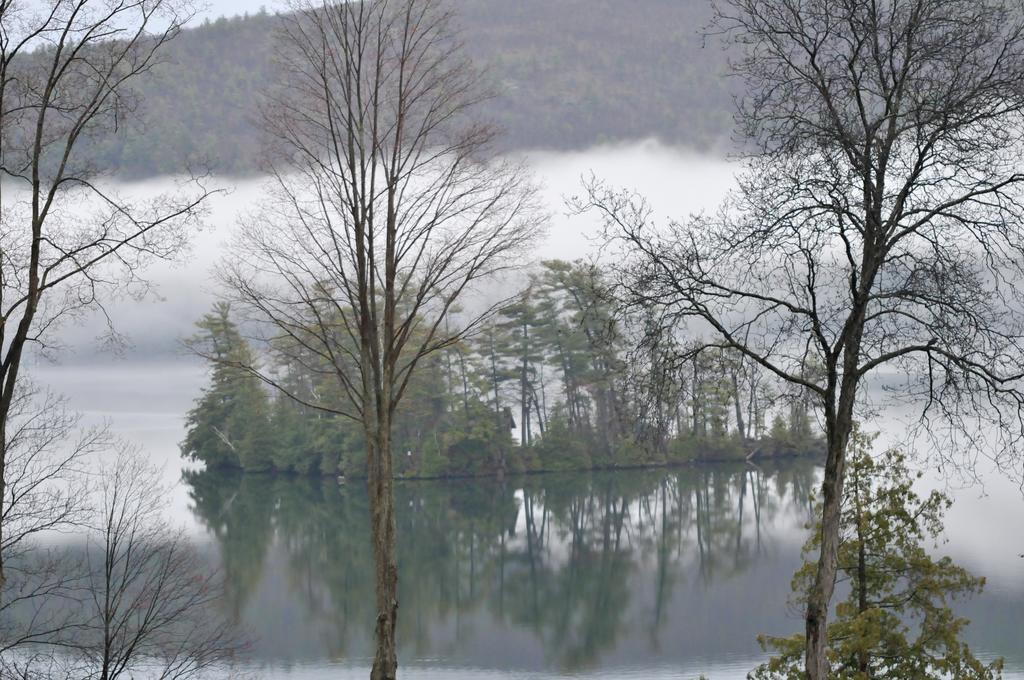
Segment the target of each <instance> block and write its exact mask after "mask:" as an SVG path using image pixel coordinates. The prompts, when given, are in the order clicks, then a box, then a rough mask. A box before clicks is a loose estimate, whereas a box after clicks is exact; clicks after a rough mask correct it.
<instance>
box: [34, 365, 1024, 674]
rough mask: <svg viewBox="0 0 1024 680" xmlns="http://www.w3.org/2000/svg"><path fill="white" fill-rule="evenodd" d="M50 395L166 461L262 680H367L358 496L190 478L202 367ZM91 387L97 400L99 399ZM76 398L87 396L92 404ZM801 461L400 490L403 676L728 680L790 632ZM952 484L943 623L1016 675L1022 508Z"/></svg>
mask: <svg viewBox="0 0 1024 680" xmlns="http://www.w3.org/2000/svg"><path fill="white" fill-rule="evenodd" d="M38 373H39V374H40V376H41V377H42V378H43V379H45V380H46V381H47V382H50V383H51V384H54V385H56V386H58V387H60V388H61V389H62V391H64V392H66V393H68V394H69V395H71V398H72V403H77V404H79V405H80V406H81V407H83V408H84V407H86V406H89V407H91V408H89V409H88V412H87V415H88V417H89V419H94V420H98V419H108V420H110V421H111V422H112V423H113V424H114V427H115V429H116V430H117V431H118V432H120V433H121V434H123V435H125V436H126V437H129V438H131V439H132V440H134V441H138V442H140V443H141V444H142V445H143V451H144V455H147V456H149V457H150V458H151V459H152V460H154V461H155V462H157V463H162V465H163V467H164V470H165V475H166V479H167V481H168V483H169V484H173V485H174V486H173V494H172V503H171V507H170V509H169V512H171V513H173V515H174V517H175V518H176V519H177V520H178V521H180V522H181V523H183V524H185V525H186V526H187V527H188V528H189V531H190V532H191V534H192V536H193V540H195V541H196V542H197V543H199V544H200V545H201V546H203V547H204V548H206V549H209V550H210V552H211V554H213V555H215V559H216V560H217V561H218V562H219V564H220V566H221V568H222V569H223V571H224V574H225V576H226V579H227V586H228V588H227V593H226V598H225V602H224V607H225V612H226V613H227V614H228V615H229V616H230V617H231V618H232V619H233V620H234V621H236V622H237V624H238V625H239V626H240V627H241V628H242V629H243V630H245V631H246V634H247V635H248V636H249V637H250V639H251V640H252V645H251V647H250V650H249V651H248V652H247V654H246V659H245V666H246V667H247V668H248V669H251V670H252V672H253V673H254V674H255V675H256V676H258V677H264V678H295V679H296V680H316V679H319V678H324V679H326V678H365V677H367V676H368V668H369V665H370V657H371V655H372V639H371V637H370V634H371V631H372V621H373V580H372V579H373V571H372V553H371V548H370V540H369V532H368V525H369V518H368V514H367V513H368V509H367V499H366V492H365V490H364V488H363V486H362V484H360V483H358V482H354V481H353V482H350V483H348V484H346V485H344V486H339V485H338V484H337V483H336V482H335V481H333V480H311V479H306V478H295V477H274V476H268V475H248V476H246V475H241V474H224V473H198V474H197V473H195V472H194V471H193V472H192V473H186V475H185V478H184V479H183V478H182V471H181V470H182V466H181V463H180V461H179V459H178V453H177V442H178V441H180V440H181V438H182V436H183V420H182V414H183V413H184V411H185V410H187V408H188V406H189V403H190V401H191V399H192V397H193V396H194V394H195V390H196V389H198V387H199V385H200V384H201V383H202V380H203V370H202V367H201V366H198V365H196V364H192V363H188V362H185V363H175V364H167V365H161V366H156V367H154V366H150V367H149V368H147V369H143V368H141V367H135V368H132V369H131V370H127V369H113V368H110V367H107V368H106V369H101V368H84V367H83V368H68V367H63V368H60V367H51V368H48V369H45V370H41V371H38ZM97 385H101V386H102V389H100V390H98V391H97V390H96V386H97ZM90 395H94V396H92V397H91V398H90ZM819 479H820V469H819V468H818V467H816V466H815V465H814V464H813V463H811V462H807V461H790V462H786V463H778V464H766V465H762V466H760V467H755V466H730V465H712V466H706V467H699V468H680V469H674V470H646V471H623V472H603V473H592V474H579V475H535V476H530V477H525V478H521V479H511V480H506V482H504V483H499V482H498V481H496V480H493V479H477V480H453V481H448V482H426V481H418V482H404V483H400V484H399V486H398V489H397V491H396V500H397V505H398V526H399V533H398V540H399V559H400V566H401V578H400V602H401V605H400V614H399V630H398V639H399V650H400V661H401V668H402V675H403V677H409V678H424V679H425V678H431V679H433V678H437V679H440V678H467V679H468V678H501V679H503V680H509V679H513V678H522V679H524V680H525V679H527V678H529V679H538V680H539V679H547V678H631V677H636V678H640V677H643V678H680V679H686V680H695V679H696V678H698V677H699V676H700V675H701V674H703V675H705V676H706V677H708V678H711V679H713V680H719V679H721V680H731V679H734V678H743V677H745V675H746V673H747V672H748V671H749V670H750V669H751V668H753V667H754V666H756V665H757V664H758V663H759V662H760V661H761V660H763V658H764V654H763V653H762V652H761V650H760V648H759V647H758V644H757V641H756V639H757V636H758V635H759V634H761V633H769V634H785V633H791V632H795V631H798V630H799V629H800V627H801V621H800V614H799V612H798V611H794V610H793V609H792V608H790V607H788V606H787V599H788V596H789V582H790V578H791V576H792V573H793V571H794V570H795V569H796V568H797V566H798V564H799V560H800V547H801V545H802V543H803V541H804V539H805V536H806V530H805V525H806V523H807V521H808V518H809V517H810V514H809V513H810V508H809V505H808V502H807V498H808V496H809V494H810V492H811V491H812V490H813V489H814V488H815V487H816V485H817V483H818V481H819ZM985 491H986V493H985V495H982V492H981V490H980V489H978V488H973V487H972V488H968V489H963V490H959V491H955V495H956V497H957V504H956V506H955V507H954V509H953V511H952V513H951V514H950V516H949V519H950V521H949V523H948V531H947V538H948V542H947V543H945V544H944V545H941V546H939V548H938V549H939V550H940V551H941V552H943V553H945V554H950V555H952V556H953V557H954V558H955V559H956V560H957V561H958V562H960V563H962V564H964V565H965V566H967V567H969V568H970V569H972V570H973V571H974V572H976V573H978V574H981V575H986V576H988V577H989V583H988V586H987V588H986V590H985V592H984V593H983V594H982V595H980V596H979V597H977V598H975V599H974V600H972V601H969V602H966V603H962V604H961V605H960V607H959V610H960V611H961V612H962V613H963V614H964V615H965V616H967V617H969V618H970V619H972V621H973V623H972V625H971V626H970V627H969V629H968V631H969V632H968V639H969V640H970V641H971V644H972V647H973V648H974V649H975V651H976V653H978V654H979V656H981V657H983V658H991V657H994V656H1003V657H1005V658H1006V660H1007V673H1006V677H1008V678H1014V679H1018V680H1019V679H1020V678H1024V626H1022V622H1024V560H1022V559H1021V558H1020V557H1019V555H1020V553H1022V552H1024V546H1022V541H1024V537H1022V536H1021V532H1020V527H1021V525H1022V522H1021V515H1022V510H1024V500H1022V499H1021V496H1020V491H1019V489H1017V488H1016V487H1015V486H1013V485H1012V484H1006V483H1001V482H997V481H995V480H993V482H992V483H991V484H989V485H988V486H987V487H986V489H985Z"/></svg>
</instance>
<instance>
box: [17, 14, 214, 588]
mask: <svg viewBox="0 0 1024 680" xmlns="http://www.w3.org/2000/svg"><path fill="white" fill-rule="evenodd" d="M187 3H188V0H45V1H44V2H39V3H35V2H27V1H22V0H5V1H4V2H0V496H2V495H3V493H4V486H3V485H4V480H5V477H6V476H5V471H6V442H7V432H6V427H7V421H8V417H9V413H10V410H11V408H12V404H13V403H14V402H15V400H16V398H17V394H16V393H17V389H18V385H19V382H18V376H19V372H20V368H21V364H22V361H23V358H24V356H25V352H26V350H27V349H28V348H30V347H32V346H35V347H38V348H44V349H45V348H47V347H49V346H52V345H53V333H52V331H53V328H54V326H55V325H56V324H58V323H59V322H60V321H61V320H63V319H65V318H67V317H69V316H75V315H76V314H79V313H82V312H83V311H84V310H87V309H91V308H97V307H100V306H101V300H102V299H103V298H102V296H103V295H104V293H105V292H109V291H110V290H111V289H114V288H117V289H120V290H122V291H123V290H130V291H133V292H136V293H140V292H142V291H143V290H144V288H145V285H144V284H145V282H144V281H143V280H142V279H141V278H140V277H139V272H140V267H141V266H142V265H143V264H145V262H146V261H147V260H150V259H153V258H168V257H171V256H172V255H174V254H175V253H177V252H178V251H179V250H180V249H181V247H182V245H183V243H184V239H185V236H186V233H187V231H188V229H189V228H190V227H191V226H193V225H194V223H195V222H196V220H197V218H198V216H199V214H200V208H201V206H202V205H203V201H204V199H205V198H206V196H207V195H208V191H207V190H206V189H204V188H203V187H202V186H201V185H199V184H198V183H196V184H195V185H194V186H191V187H188V186H182V187H180V190H176V191H174V192H171V193H168V194H166V195H162V196H158V197H156V198H153V199H151V200H148V201H132V200H129V199H126V198H124V197H122V196H119V195H118V193H117V192H116V191H114V190H113V189H111V188H109V187H108V186H105V185H104V184H103V183H102V182H100V181H99V180H100V178H99V177H98V168H97V167H96V164H95V163H94V162H93V161H92V159H90V158H87V157H83V156H82V154H80V153H78V152H77V150H78V148H79V147H81V146H82V143H83V140H87V139H89V138H95V137H101V136H103V135H105V134H109V133H111V132H112V131H114V130H116V129H117V127H118V126H119V125H120V123H121V121H122V119H123V118H124V116H125V115H126V114H127V113H129V112H130V111H131V110H132V108H133V107H134V104H135V102H134V101H133V100H134V97H133V90H132V84H133V82H134V81H135V80H136V79H138V78H139V77H140V76H142V75H143V74H145V73H146V72H147V71H148V70H149V69H150V67H151V66H152V65H153V64H154V62H155V60H156V59H157V56H158V54H159V52H160V50H161V48H162V47H163V46H164V45H165V44H166V43H167V41H169V40H171V39H172V38H173V37H174V36H175V35H176V34H177V33H178V31H179V29H180V27H181V25H182V23H183V22H184V21H186V20H187V19H188V18H189V17H190V16H191V14H192V10H191V7H190V6H189V5H188V4H187ZM3 530H4V527H3V525H0V532H2V531H3ZM3 580H4V571H3V564H2V562H0V585H2V583H3Z"/></svg>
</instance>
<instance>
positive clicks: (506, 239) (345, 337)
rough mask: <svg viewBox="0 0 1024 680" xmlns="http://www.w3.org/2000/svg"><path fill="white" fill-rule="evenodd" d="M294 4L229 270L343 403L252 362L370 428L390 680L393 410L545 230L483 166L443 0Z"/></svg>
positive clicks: (481, 314)
mask: <svg viewBox="0 0 1024 680" xmlns="http://www.w3.org/2000/svg"><path fill="white" fill-rule="evenodd" d="M293 9H294V12H293V13H292V14H290V15H289V16H288V17H286V18H285V19H284V27H283V29H282V31H281V35H280V41H279V47H278V49H279V52H280V55H281V56H280V63H279V66H280V78H279V80H278V82H277V84H276V86H275V89H274V90H273V91H272V92H271V93H270V95H269V97H268V99H269V101H268V105H267V106H266V108H265V121H266V125H267V128H268V131H269V132H270V133H271V134H270V136H271V138H272V139H273V140H275V142H274V146H272V147H271V148H270V149H269V151H270V152H271V153H270V155H271V157H272V158H273V161H272V167H271V168H270V170H271V173H272V175H273V182H272V185H271V186H270V187H268V194H269V196H270V198H269V199H268V200H267V201H266V202H265V204H264V205H262V206H261V208H260V212H259V214H257V215H255V216H253V218H252V219H248V220H246V221H245V223H244V225H243V228H242V230H241V233H240V235H239V238H238V241H237V248H236V249H235V250H234V252H233V253H232V258H231V260H229V261H227V262H225V263H224V266H223V268H222V274H223V280H224V283H225V284H226V288H227V290H228V291H229V295H231V296H232V297H234V298H235V299H237V301H238V307H237V308H238V309H239V310H240V311H243V312H248V314H249V316H250V317H251V318H252V319H254V320H257V321H258V322H261V323H262V328H264V329H265V330H266V332H265V333H262V334H261V336H260V337H261V339H263V340H265V341H267V342H269V343H272V344H276V345H277V347H278V348H280V347H294V348H296V351H297V352H301V353H302V357H303V358H302V359H299V360H300V361H302V360H306V358H309V360H310V361H315V362H317V364H318V367H317V369H316V370H318V371H320V372H321V373H322V374H325V375H326V374H329V375H331V376H333V379H334V380H335V381H336V384H337V385H338V389H339V390H340V392H341V393H342V394H343V395H344V396H345V399H344V401H342V402H340V403H339V402H338V401H332V400H326V399H320V398H318V395H317V394H312V395H298V394H292V393H289V392H288V390H287V386H286V385H284V384H282V383H280V382H278V381H277V380H275V377H274V376H273V375H269V374H267V373H264V372H259V369H258V367H255V366H248V368H249V369H250V370H252V371H254V372H257V373H258V374H259V375H260V376H261V377H262V378H263V379H264V380H266V381H267V382H268V383H270V384H272V385H275V386H276V387H277V388H278V389H281V390H282V391H284V392H286V393H288V394H289V395H290V396H292V397H293V398H295V399H297V400H300V401H303V402H304V403H306V404H307V405H309V406H313V407H316V408H319V409H323V410H326V411H330V412H333V413H338V414H340V415H343V416H347V417H350V418H352V419H354V420H356V421H357V422H359V423H360V424H361V426H362V430H363V434H364V438H365V444H366V448H367V477H368V484H369V490H370V494H369V496H370V505H371V513H370V515H371V525H372V536H373V544H374V554H375V557H376V564H377V577H376V593H377V623H376V639H377V651H376V657H375V659H374V664H373V670H372V676H371V677H373V678H374V679H380V680H383V679H385V678H394V677H395V674H396V669H397V660H396V655H395V621H396V617H397V614H398V590H397V583H398V564H397V561H396V555H395V516H394V503H393V499H392V496H393V492H392V482H393V470H392V456H391V444H392V440H391V432H392V425H393V420H394V415H395V412H396V409H397V408H398V406H399V403H400V402H401V400H402V398H403V395H404V394H405V392H406V388H407V387H408V385H409V382H410V378H411V376H412V375H413V372H414V371H415V370H416V368H417V365H418V364H419V363H420V362H421V360H422V359H423V358H424V357H426V356H427V355H429V354H431V353H433V352H436V351H438V350H442V349H444V348H446V347H449V346H452V345H453V344H454V343H456V342H457V341H458V340H459V339H460V338H462V337H464V335H465V334H466V333H467V332H469V331H471V330H472V329H474V328H476V327H478V326H479V324H480V322H481V321H482V320H483V319H485V318H486V317H488V316H489V315H490V313H491V312H492V311H493V309H492V308H486V306H485V308H483V309H479V308H478V311H477V312H476V313H474V314H467V315H464V316H463V318H462V319H460V320H459V321H460V323H456V324H452V325H446V321H448V320H449V318H450V317H451V316H452V310H453V309H454V305H455V304H456V301H457V300H458V299H459V298H462V297H464V296H466V294H467V293H468V292H469V291H470V290H471V289H472V288H473V286H474V283H475V282H478V281H480V280H481V279H483V278H486V277H489V276H491V275H493V274H495V273H496V272H497V271H499V270H501V269H503V268H504V267H506V266H507V265H509V264H510V263H512V262H513V258H514V257H516V256H519V255H520V254H521V253H522V251H523V248H524V246H526V245H527V244H528V243H529V241H530V240H531V238H532V236H533V235H534V233H535V232H536V231H537V226H538V221H537V215H536V211H535V209H534V199H533V190H532V187H531V186H530V185H529V184H528V182H527V181H526V180H525V178H524V175H523V172H522V170H521V169H520V168H519V167H518V166H516V165H513V164H510V163H505V162H497V161H491V160H489V159H488V157H487V151H488V147H489V145H490V142H491V139H492V137H493V132H492V130H491V129H490V128H489V127H487V126H485V125H482V124H480V123H478V122H476V121H475V120H474V118H473V110H474V108H475V107H476V105H477V104H478V103H479V102H480V101H481V99H482V97H483V94H482V90H481V88H480V81H479V77H478V75H477V73H476V71H475V70H474V69H473V68H472V65H471V64H470V63H469V62H468V61H467V59H466V58H465V57H464V56H463V54H462V51H461V47H460V45H459V42H458V39H457V36H456V34H455V31H454V29H453V17H452V13H451V11H450V10H449V9H447V8H446V7H445V6H444V5H443V4H442V3H441V2H439V1H438V0H368V1H366V2H340V1H339V2H333V1H324V2H318V1H315V0H310V1H305V2H299V3H297V4H295V5H294V6H293ZM495 308H496V307H495ZM279 351H280V350H279Z"/></svg>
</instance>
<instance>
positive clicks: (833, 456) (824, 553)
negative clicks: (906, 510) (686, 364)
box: [804, 304, 864, 680]
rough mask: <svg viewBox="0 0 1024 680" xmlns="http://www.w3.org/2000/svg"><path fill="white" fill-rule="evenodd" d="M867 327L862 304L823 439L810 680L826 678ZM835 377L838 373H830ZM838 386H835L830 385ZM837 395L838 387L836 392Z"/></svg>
mask: <svg viewBox="0 0 1024 680" xmlns="http://www.w3.org/2000/svg"><path fill="white" fill-rule="evenodd" d="M863 328H864V306H863V304H858V305H857V308H856V309H855V311H854V315H853V320H852V323H851V324H850V326H849V330H848V335H847V337H848V338H849V339H848V341H847V343H846V347H845V350H844V351H843V373H842V377H841V378H839V383H840V384H839V397H838V400H836V401H832V400H831V399H829V400H826V404H825V436H826V439H827V442H828V454H827V458H826V460H825V476H824V479H823V480H822V483H821V495H822V507H821V552H820V554H819V556H818V566H817V571H816V573H815V577H814V584H813V585H812V587H811V591H810V593H809V594H808V597H807V613H806V654H805V658H804V663H805V670H806V673H807V678H808V680H827V678H828V676H829V664H828V655H827V650H828V613H829V612H828V609H829V603H830V602H831V601H832V594H833V592H834V591H835V585H836V570H837V566H838V560H839V539H840V529H841V523H842V517H841V515H842V502H843V482H844V480H845V478H846V449H847V446H848V444H849V441H850V434H851V432H852V431H853V409H854V406H855V404H856V399H857V383H858V375H857V369H858V364H859V361H860V342H861V338H862V336H863ZM830 373H832V375H835V372H834V371H830ZM832 384H833V385H835V383H834V382H833V383H832ZM832 393H833V394H834V388H833V392H832Z"/></svg>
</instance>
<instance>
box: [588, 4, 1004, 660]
mask: <svg viewBox="0 0 1024 680" xmlns="http://www.w3.org/2000/svg"><path fill="white" fill-rule="evenodd" d="M715 26H716V27H717V29H718V30H719V31H720V32H721V34H722V35H724V36H725V38H726V40H727V41H728V42H731V43H732V44H733V45H734V47H735V49H736V55H737V56H736V60H735V68H736V70H737V72H738V73H739V75H740V76H742V77H743V78H744V79H745V81H746V84H747V86H748V89H749V94H748V96H747V97H746V98H745V99H744V101H743V102H742V106H741V107H740V110H739V114H738V123H739V126H740V129H741V131H742V132H743V133H745V135H746V142H745V143H746V144H747V147H746V148H747V149H748V150H750V151H751V155H750V157H749V158H748V159H747V162H746V166H745V171H744V172H743V173H742V174H741V176H740V179H739V186H738V189H737V190H736V191H735V192H734V193H733V195H732V196H731V197H730V198H729V200H728V201H727V202H726V205H725V206H724V207H723V209H722V210H721V211H720V212H718V213H716V214H713V215H709V216H704V217H699V218H697V219H694V220H691V221H687V222H685V223H673V224H671V225H670V227H669V228H668V229H667V230H662V231H652V229H651V228H650V222H651V214H650V209H649V208H648V206H647V205H646V204H645V203H644V202H643V200H642V199H640V198H639V197H637V196H634V195H626V194H622V193H621V192H617V191H614V190H609V189H608V188H606V187H604V186H602V185H600V184H598V183H595V184H592V185H591V186H590V191H589V193H588V197H587V198H586V199H584V201H583V202H582V204H583V205H581V207H593V208H596V209H598V210H600V211H602V212H603V214H604V215H605V216H606V217H607V219H608V224H609V226H610V228H611V230H612V232H613V233H614V234H615V236H616V237H618V238H621V239H622V242H623V243H624V244H625V246H626V250H627V251H628V255H627V256H626V257H627V259H628V260H629V264H627V266H626V268H627V270H628V276H627V280H628V281H629V289H630V290H629V296H630V298H631V300H632V302H633V303H635V304H637V305H640V306H645V307H650V306H654V307H658V308H661V309H663V310H665V311H666V313H667V314H670V315H672V316H673V317H674V318H675V320H676V321H677V322H678V323H679V324H680V325H682V324H699V325H701V326H703V327H706V328H708V329H709V330H710V331H712V332H713V337H712V340H711V342H710V344H711V345H713V346H717V347H722V348H726V349H729V350H733V351H737V352H740V353H742V354H744V355H746V357H747V358H748V359H749V360H751V361H753V362H756V363H758V364H760V365H761V366H763V367H764V368H765V369H767V370H768V371H771V372H772V373H774V374H775V375H776V376H778V377H779V378H781V379H782V380H784V381H787V382H789V383H791V384H793V385H794V386H796V387H797V388H798V389H799V390H804V391H806V392H805V393H806V394H809V395H811V397H812V401H813V402H814V403H815V405H816V406H817V409H818V411H819V412H820V414H821V418H822V422H823V425H824V429H825V434H826V440H827V459H826V465H825V472H824V477H823V480H822V488H821V501H822V513H823V515H822V522H821V525H820V532H821V536H820V539H821V540H820V542H819V543H818V545H819V555H818V561H817V566H816V570H815V576H814V582H813V586H812V588H811V589H810V591H809V593H808V597H807V600H806V653H805V665H806V673H807V676H808V677H809V678H811V679H812V680H824V678H826V677H829V675H828V673H829V668H828V659H827V656H826V648H827V639H826V638H827V619H828V612H829V603H830V601H831V599H832V594H833V591H834V587H835V581H836V560H837V550H838V546H839V530H840V510H841V505H842V498H843V486H844V482H845V479H846V460H847V454H846V451H847V445H848V443H849V440H850V434H851V431H852V428H853V422H854V416H855V410H856V408H857V407H858V404H859V403H860V402H861V401H862V399H863V397H864V389H863V385H864V381H865V379H866V378H867V377H868V376H870V375H872V374H873V373H875V372H877V371H879V370H880V369H885V370H887V371H895V372H898V373H900V374H902V376H904V378H905V379H904V380H903V381H902V382H901V383H900V384H901V385H903V386H906V387H907V389H906V390H904V391H903V393H902V394H901V397H902V398H903V400H904V401H916V403H918V404H920V406H921V409H922V410H921V422H927V423H928V424H929V426H928V427H927V428H925V429H926V430H927V431H928V434H931V435H933V436H935V437H936V438H937V443H939V444H946V445H947V446H945V447H942V446H940V447H938V448H937V450H938V451H940V452H941V451H945V452H950V453H952V452H957V451H963V450H965V449H971V448H972V447H974V450H975V453H977V452H979V451H978V449H981V451H980V452H982V453H986V454H989V455H992V456H993V457H995V458H996V460H997V461H999V462H1000V463H1002V464H1004V465H1005V466H1006V467H1008V468H1009V467H1011V466H1013V465H1017V464H1019V460H1020V458H1019V457H1017V456H1016V455H1015V454H1016V453H1017V452H1018V451H1019V450H1020V444H1021V442H1022V430H1024V428H1022V424H1024V391H1022V390H1024V374H1022V373H1021V365H1022V364H1024V327H1022V324H1021V317H1020V314H1019V309H1020V305H1021V302H1022V300H1021V296H1020V295H1019V291H1020V289H1021V286H1020V282H1021V280H1022V278H1024V264H1022V263H1024V228H1022V225H1024V201H1022V192H1021V189H1022V187H1024V173H1022V172H1021V163H1020V159H1021V157H1022V151H1024V138H1022V135H1024V120H1022V118H1024V116H1022V112H1024V16H1022V11H1021V6H1020V4H1019V3H1017V2H1010V1H1008V0H884V1H881V2H878V1H875V0H871V1H868V0H837V1H836V0H720V1H719V2H718V3H717V21H716V23H715ZM697 351H702V348H698V349H697ZM809 366H814V367H820V371H818V370H817V368H816V369H815V371H814V372H810V371H808V370H807V369H808V367H809ZM943 424H944V425H945V426H943ZM986 425H992V426H993V427H991V428H985V427H984V426H986ZM960 432H967V433H968V434H969V435H970V436H968V437H963V438H960V439H959V440H956V439H955V438H956V437H957V433H960ZM947 435H948V436H947ZM951 443H952V444H954V445H953V446H949V444H951Z"/></svg>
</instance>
